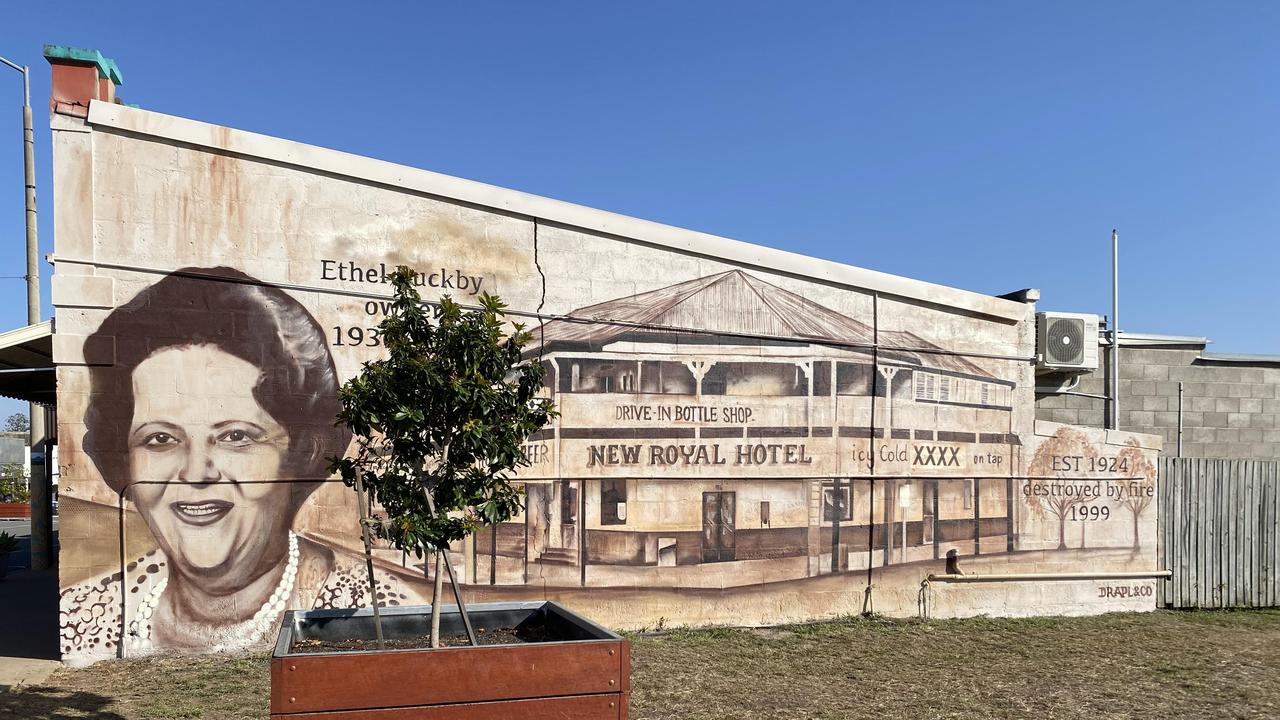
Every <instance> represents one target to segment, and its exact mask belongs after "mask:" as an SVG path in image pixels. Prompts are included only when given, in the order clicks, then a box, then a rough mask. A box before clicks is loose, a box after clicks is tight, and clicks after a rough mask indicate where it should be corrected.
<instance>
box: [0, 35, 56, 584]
mask: <svg viewBox="0 0 1280 720" xmlns="http://www.w3.org/2000/svg"><path fill="white" fill-rule="evenodd" d="M0 63H4V64H5V65H8V66H9V67H11V68H13V69H14V70H17V71H18V72H20V73H22V170H23V183H24V185H25V195H26V225H27V274H26V279H27V324H28V325H35V324H36V323H38V322H40V268H39V266H38V262H39V260H38V256H39V253H40V249H39V247H40V244H39V241H38V237H39V236H38V234H37V230H36V151H35V148H36V140H35V129H34V126H33V123H32V120H31V68H29V67H27V66H26V65H18V64H17V63H15V62H11V61H9V60H7V59H5V58H2V57H0ZM27 417H28V418H30V424H31V434H30V438H29V441H28V444H29V445H30V447H31V450H32V452H36V451H37V450H38V451H41V452H42V454H43V456H44V465H43V472H42V473H41V474H40V475H38V476H37V475H36V474H35V472H34V469H33V472H32V479H33V480H38V482H37V483H36V484H33V486H32V493H31V569H32V570H48V569H49V568H50V567H51V566H52V565H53V511H52V504H51V499H52V494H53V488H52V477H53V473H52V472H50V470H51V467H50V465H49V463H50V462H51V460H52V458H50V457H49V455H50V454H51V452H50V451H51V448H50V446H49V443H48V442H47V439H46V437H45V435H46V433H45V421H44V420H45V418H44V408H43V407H42V406H40V405H37V404H35V403H30V404H29V405H28V406H27Z"/></svg>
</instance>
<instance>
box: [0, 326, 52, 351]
mask: <svg viewBox="0 0 1280 720" xmlns="http://www.w3.org/2000/svg"><path fill="white" fill-rule="evenodd" d="M52 334H53V321H52V320H45V321H44V322H39V323H36V324H34V325H24V326H22V327H20V328H14V329H13V330H6V331H4V332H0V349H3V348H10V347H13V346H15V345H21V344H23V343H27V342H31V341H32V340H38V339H40V338H42V337H45V336H46V335H52Z"/></svg>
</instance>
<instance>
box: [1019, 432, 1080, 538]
mask: <svg viewBox="0 0 1280 720" xmlns="http://www.w3.org/2000/svg"><path fill="white" fill-rule="evenodd" d="M1097 459H1098V451H1097V450H1096V449H1095V448H1094V447H1093V443H1091V442H1089V437H1088V436H1087V435H1085V434H1084V433H1083V432H1080V431H1079V430H1074V429H1072V428H1068V427H1064V428H1060V429H1059V430H1058V432H1056V433H1054V436H1053V437H1052V438H1050V439H1048V440H1046V441H1045V442H1043V443H1041V445H1040V447H1039V448H1037V449H1036V454H1035V456H1034V457H1033V458H1032V460H1031V465H1030V467H1029V468H1028V475H1029V476H1030V479H1029V480H1027V485H1026V493H1025V494H1024V498H1025V499H1026V501H1027V506H1028V509H1029V510H1030V511H1031V512H1032V513H1034V514H1036V515H1039V516H1040V517H1041V518H1048V517H1053V518H1054V519H1056V520H1057V521H1058V549H1059V550H1065V549H1067V518H1069V517H1071V511H1072V509H1074V508H1075V507H1076V506H1078V505H1082V504H1084V503H1085V502H1086V501H1088V500H1089V499H1090V498H1088V497H1086V496H1085V493H1086V492H1092V490H1091V489H1090V487H1091V483H1089V482H1077V481H1076V480H1077V479H1078V475H1079V473H1080V471H1081V469H1082V468H1088V467H1091V466H1092V463H1094V462H1096V461H1097ZM1081 542H1082V543H1083V540H1081Z"/></svg>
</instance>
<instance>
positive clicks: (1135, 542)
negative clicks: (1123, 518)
mask: <svg viewBox="0 0 1280 720" xmlns="http://www.w3.org/2000/svg"><path fill="white" fill-rule="evenodd" d="M1129 509H1130V510H1132V511H1133V549H1134V550H1137V549H1138V509H1137V508H1129Z"/></svg>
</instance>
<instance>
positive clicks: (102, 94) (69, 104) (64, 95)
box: [44, 45, 124, 117]
mask: <svg viewBox="0 0 1280 720" xmlns="http://www.w3.org/2000/svg"><path fill="white" fill-rule="evenodd" d="M44 57H45V59H46V60H48V61H49V65H51V66H52V70H53V78H52V83H51V84H52V92H51V93H50V95H49V107H50V109H52V110H53V111H54V112H56V113H62V114H64V115H75V116H78V117H88V116H89V101H90V100H101V101H104V102H117V100H116V88H117V87H119V86H121V85H123V84H124V80H123V79H122V77H121V75H120V68H118V67H116V63H115V61H114V60H112V59H110V58H107V57H103V55H102V53H100V52H98V51H97V50H86V49H84V48H73V47H67V46H65V45H45V46H44Z"/></svg>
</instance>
